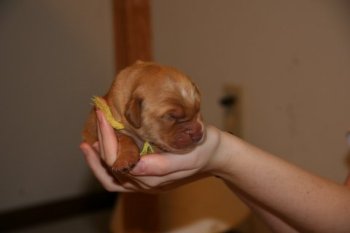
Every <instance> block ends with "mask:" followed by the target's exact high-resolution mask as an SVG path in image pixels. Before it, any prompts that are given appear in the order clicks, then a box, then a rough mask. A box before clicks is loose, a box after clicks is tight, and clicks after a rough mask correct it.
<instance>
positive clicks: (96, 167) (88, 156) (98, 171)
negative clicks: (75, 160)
mask: <svg viewBox="0 0 350 233" xmlns="http://www.w3.org/2000/svg"><path fill="white" fill-rule="evenodd" d="M80 148H81V150H82V151H83V153H84V156H85V160H86V162H87V164H88V165H89V167H90V168H91V170H92V172H93V173H94V175H95V176H96V178H97V179H98V180H99V181H100V183H101V184H102V186H103V187H104V188H105V189H106V190H108V191H110V192H128V191H129V190H127V189H125V188H124V187H122V186H120V185H118V184H116V183H115V180H114V177H112V176H111V175H110V174H109V173H108V171H107V169H106V168H105V167H104V166H103V163H102V161H101V160H100V157H99V155H98V154H97V153H96V151H94V149H93V148H92V147H91V146H90V145H89V144H87V143H82V144H81V145H80Z"/></svg>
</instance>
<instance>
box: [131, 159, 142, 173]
mask: <svg viewBox="0 0 350 233" xmlns="http://www.w3.org/2000/svg"><path fill="white" fill-rule="evenodd" d="M131 173H132V174H133V175H144V174H145V162H144V161H143V160H140V161H139V162H138V163H137V164H136V166H135V167H134V168H133V169H132V170H131Z"/></svg>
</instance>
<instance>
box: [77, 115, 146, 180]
mask: <svg viewBox="0 0 350 233" xmlns="http://www.w3.org/2000/svg"><path fill="white" fill-rule="evenodd" d="M96 120H97V117H96V113H95V111H94V110H92V111H91V112H90V115H89V117H88V119H87V121H86V123H85V126H84V130H83V133H82V136H83V140H84V141H85V142H87V143H88V144H90V145H92V144H93V143H94V142H96V141H98V136H97V123H96ZM116 136H117V141H118V151H117V152H116V153H117V159H116V161H115V162H114V164H113V165H112V167H111V169H112V171H113V172H115V173H119V172H128V171H129V170H131V169H132V168H133V167H134V166H135V165H136V163H137V162H138V161H139V159H140V150H139V148H138V146H137V145H136V143H135V142H134V140H133V139H132V138H131V137H129V136H127V135H125V134H122V133H120V132H116Z"/></svg>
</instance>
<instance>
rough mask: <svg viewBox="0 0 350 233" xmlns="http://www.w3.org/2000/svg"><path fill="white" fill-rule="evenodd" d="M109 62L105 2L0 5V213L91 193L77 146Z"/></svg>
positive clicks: (106, 80)
mask: <svg viewBox="0 0 350 233" xmlns="http://www.w3.org/2000/svg"><path fill="white" fill-rule="evenodd" d="M113 56H114V51H113V31H112V8H111V1H98V0H87V1H86V0H78V1H70V0H52V1H47V0H33V1H11V0H2V1H0V99H1V114H0V122H1V126H0V128H1V129H0V145H1V156H0V211H1V210H4V209H8V208H17V207H20V206H22V205H32V204H35V203H38V202H45V201H49V200H54V199H57V198H64V197H68V196H72V195H76V194H80V193H82V192H86V191H89V190H90V191H91V190H92V189H94V188H93V187H94V185H95V186H96V183H95V182H96V181H95V179H94V178H93V177H92V175H91V173H90V171H89V170H88V168H87V166H86V164H85V162H84V160H83V157H82V155H81V153H80V151H79V149H78V145H79V142H80V131H81V128H82V124H83V121H84V119H85V117H86V115H87V113H88V110H89V108H90V105H89V102H90V97H91V96H92V95H94V94H102V93H103V92H104V91H105V90H106V89H107V87H108V86H109V84H110V82H111V80H112V78H113V77H114V73H115V72H114V58H113ZM91 186H92V187H91Z"/></svg>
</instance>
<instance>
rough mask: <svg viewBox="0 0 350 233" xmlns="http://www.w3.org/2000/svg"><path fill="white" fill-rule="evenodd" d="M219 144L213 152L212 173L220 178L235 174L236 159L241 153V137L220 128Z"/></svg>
mask: <svg viewBox="0 0 350 233" xmlns="http://www.w3.org/2000/svg"><path fill="white" fill-rule="evenodd" d="M218 134H219V135H218V144H217V147H216V150H215V153H214V154H213V156H212V157H213V158H212V159H213V165H214V166H213V167H212V170H211V174H212V175H214V176H217V177H220V178H223V179H225V177H230V176H232V175H234V168H235V166H234V165H235V162H234V160H235V159H236V158H237V157H238V156H239V154H240V147H241V146H240V145H241V143H240V141H241V140H240V139H239V138H237V137H236V136H234V135H232V134H230V133H227V132H224V131H220V130H218Z"/></svg>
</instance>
